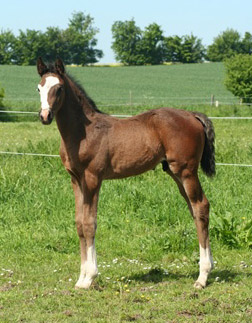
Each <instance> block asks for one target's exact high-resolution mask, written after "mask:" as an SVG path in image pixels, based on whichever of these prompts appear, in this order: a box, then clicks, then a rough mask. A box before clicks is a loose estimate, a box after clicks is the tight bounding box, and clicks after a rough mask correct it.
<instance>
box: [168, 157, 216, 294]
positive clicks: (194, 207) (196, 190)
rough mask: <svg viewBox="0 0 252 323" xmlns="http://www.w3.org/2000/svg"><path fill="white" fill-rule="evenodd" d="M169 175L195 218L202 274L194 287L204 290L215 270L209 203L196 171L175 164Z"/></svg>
mask: <svg viewBox="0 0 252 323" xmlns="http://www.w3.org/2000/svg"><path fill="white" fill-rule="evenodd" d="M167 173H168V174H169V175H171V177H172V178H173V179H174V181H175V182H176V183H177V185H178V188H179V191H180V193H181V195H182V196H183V197H184V199H185V200H186V202H187V204H188V207H189V210H190V212H191V214H192V216H193V218H194V222H195V225H196V229H197V235H198V240H199V248H200V274H199V277H198V279H197V281H196V282H195V285H194V286H195V287H196V288H204V287H205V286H206V282H207V278H208V275H209V273H210V271H211V269H212V268H213V260H212V256H211V250H210V244H209V235H208V225H209V203H208V200H207V199H206V196H205V195H204V193H203V191H202V188H201V185H200V182H199V179H198V176H197V172H196V171H190V170H188V169H183V170H181V169H180V166H179V165H176V164H175V163H174V164H173V165H170V167H169V169H168V170H167Z"/></svg>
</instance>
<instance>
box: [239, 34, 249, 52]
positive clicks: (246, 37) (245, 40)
mask: <svg viewBox="0 0 252 323" xmlns="http://www.w3.org/2000/svg"><path fill="white" fill-rule="evenodd" d="M241 47H242V53H243V54H251V53H252V35H251V34H250V33H249V32H246V33H245V35H244V38H243V40H242V43H241Z"/></svg>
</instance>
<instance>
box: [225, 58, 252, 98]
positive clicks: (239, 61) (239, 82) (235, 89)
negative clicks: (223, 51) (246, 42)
mask: <svg viewBox="0 0 252 323" xmlns="http://www.w3.org/2000/svg"><path fill="white" fill-rule="evenodd" d="M225 67H226V72H227V75H226V79H225V85H226V87H227V89H228V90H229V91H231V92H232V93H233V94H234V95H235V96H236V97H239V98H240V99H241V100H242V102H244V103H251V102H252V56H251V55H243V54H239V55H236V56H234V57H232V58H229V59H227V60H226V61H225Z"/></svg>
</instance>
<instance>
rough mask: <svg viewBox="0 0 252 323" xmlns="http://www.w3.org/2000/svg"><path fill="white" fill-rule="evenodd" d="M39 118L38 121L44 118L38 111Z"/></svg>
mask: <svg viewBox="0 0 252 323" xmlns="http://www.w3.org/2000/svg"><path fill="white" fill-rule="evenodd" d="M39 119H40V121H44V118H43V116H42V114H41V112H39Z"/></svg>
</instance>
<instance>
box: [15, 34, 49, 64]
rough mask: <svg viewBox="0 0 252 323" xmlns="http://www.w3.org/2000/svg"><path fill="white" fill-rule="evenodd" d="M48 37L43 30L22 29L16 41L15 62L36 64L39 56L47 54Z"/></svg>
mask: <svg viewBox="0 0 252 323" xmlns="http://www.w3.org/2000/svg"><path fill="white" fill-rule="evenodd" d="M46 48H47V47H46V39H45V36H44V34H43V33H42V32H41V31H37V30H31V29H27V30H26V31H22V30H20V32H19V36H18V37H17V38H16V42H15V55H14V56H15V61H14V62H15V64H17V65H35V64H36V61H37V58H38V57H39V56H45V54H46Z"/></svg>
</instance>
